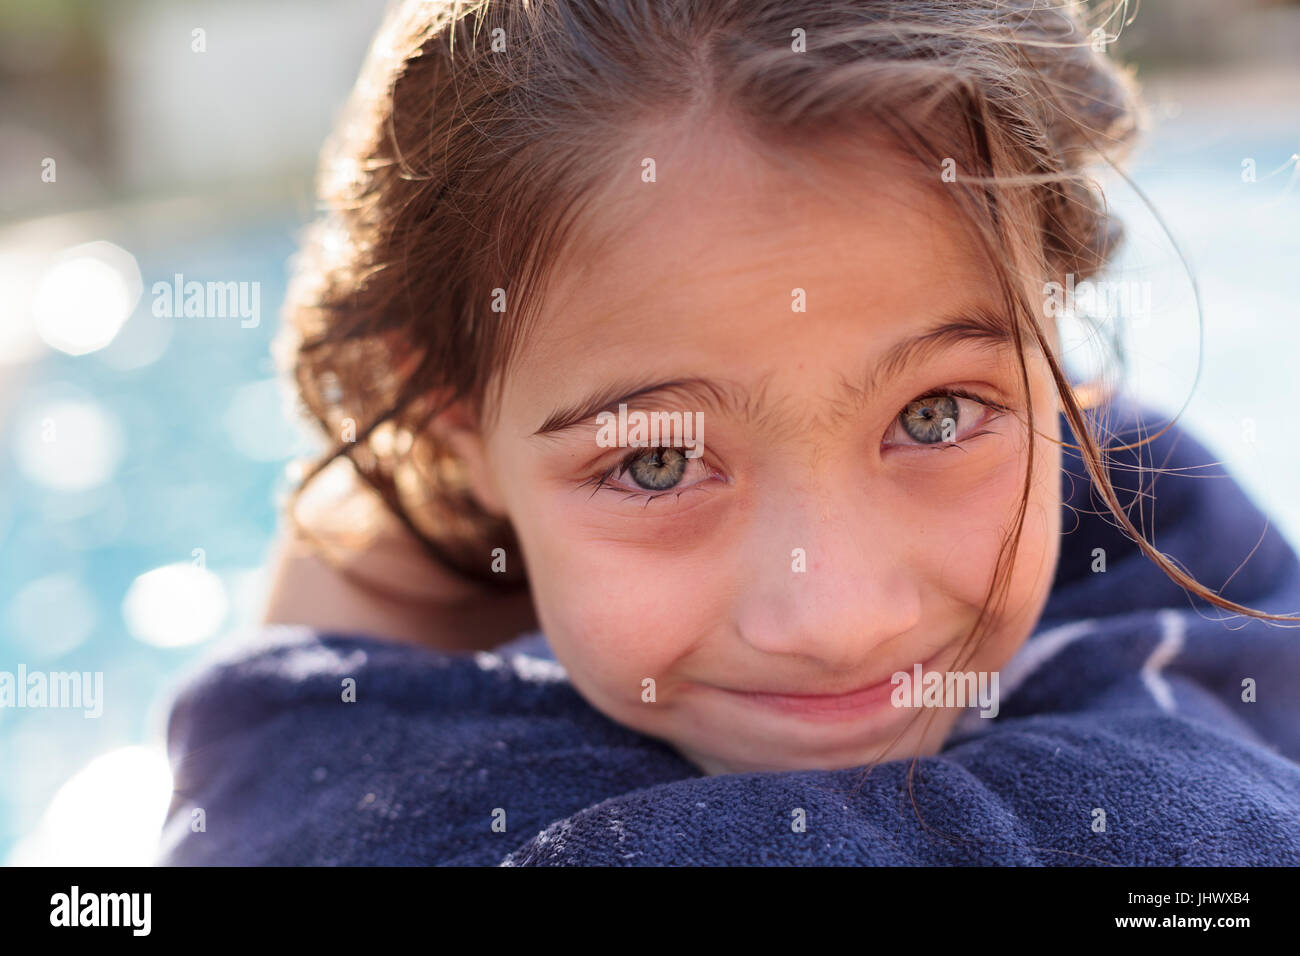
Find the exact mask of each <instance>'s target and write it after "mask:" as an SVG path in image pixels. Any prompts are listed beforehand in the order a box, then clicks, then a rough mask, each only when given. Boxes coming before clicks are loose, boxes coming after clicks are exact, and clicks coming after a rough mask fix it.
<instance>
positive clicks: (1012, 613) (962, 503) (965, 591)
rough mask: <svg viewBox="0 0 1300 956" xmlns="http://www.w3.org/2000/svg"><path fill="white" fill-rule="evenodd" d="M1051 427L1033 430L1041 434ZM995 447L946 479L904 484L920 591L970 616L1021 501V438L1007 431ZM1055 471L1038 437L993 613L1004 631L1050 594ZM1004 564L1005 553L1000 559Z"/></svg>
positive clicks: (1056, 518) (1024, 444) (935, 475)
mask: <svg viewBox="0 0 1300 956" xmlns="http://www.w3.org/2000/svg"><path fill="white" fill-rule="evenodd" d="M1051 424H1052V422H1048V423H1045V424H1044V423H1040V424H1039V426H1038V427H1039V428H1040V429H1045V428H1046V427H1048V426H1050V425H1051ZM1019 427H1020V426H1016V428H1019ZM1053 433H1054V429H1053V431H1052V432H1048V436H1049V438H1050V437H1054V434H1053ZM996 443H997V445H996V446H995V447H991V448H988V449H981V452H980V453H974V452H973V453H972V454H971V456H969V459H968V463H969V468H963V469H958V470H955V471H954V472H953V473H952V474H951V475H949V474H947V473H940V472H932V473H929V474H918V475H917V476H916V477H915V479H914V480H912V481H909V482H907V500H908V508H909V510H910V513H911V515H912V520H911V525H912V526H913V527H914V528H915V535H914V542H915V547H916V549H917V550H916V552H914V555H915V561H916V564H915V565H914V566H915V567H924V568H928V569H930V574H929V575H928V577H929V581H928V586H930V587H932V588H935V589H936V590H937V591H938V592H940V593H941V594H942V595H943V596H944V597H945V598H946V599H947V600H949V601H953V602H956V603H959V604H962V605H965V606H967V607H970V608H974V609H975V610H976V611H978V609H979V608H980V607H981V606H982V605H983V604H984V601H985V598H986V595H987V594H988V591H989V588H990V586H991V585H992V584H993V581H994V574H995V571H996V569H997V565H998V560H999V556H1000V555H1002V553H1003V550H1004V547H1006V546H1007V545H1006V542H1007V539H1008V538H1009V537H1010V536H1011V535H1012V534H1013V532H1014V529H1015V525H1016V521H1017V515H1018V512H1019V509H1020V503H1021V499H1022V497H1023V496H1024V495H1025V468H1026V465H1027V463H1028V436H1025V435H1023V434H1020V433H1018V432H1016V431H1014V430H1009V431H1008V432H1006V433H1005V434H1004V435H1003V436H1000V437H998V438H997V439H996ZM985 451H987V452H988V454H984V452H985ZM939 454H960V453H959V452H956V451H951V452H947V451H946V452H941V453H939ZM1059 470H1060V450H1059V447H1058V446H1057V445H1055V444H1054V443H1053V442H1052V441H1051V440H1049V439H1048V438H1044V437H1043V436H1039V437H1038V438H1037V439H1036V444H1035V447H1034V474H1033V476H1032V479H1031V482H1030V489H1029V493H1028V499H1027V506H1026V508H1025V517H1024V524H1023V528H1022V530H1021V532H1020V537H1019V542H1018V545H1017V550H1016V553H1015V555H1014V562H1013V564H1012V566H1011V568H1010V570H1009V573H1010V582H1009V586H1008V590H1007V596H1006V604H1005V606H1004V609H1003V610H1002V612H1001V618H1002V620H1003V622H1004V624H1005V626H1007V627H1008V628H1010V629H1012V630H1015V629H1018V628H1020V627H1021V626H1023V625H1025V618H1026V616H1028V617H1036V616H1037V612H1038V611H1039V610H1040V609H1041V604H1042V602H1043V600H1045V598H1046V595H1047V592H1048V591H1049V590H1050V588H1051V583H1052V579H1053V576H1054V573H1055V566H1056V557H1057V548H1058V543H1059V529H1060V480H1059ZM950 478H951V480H950ZM1012 557H1013V556H1012V555H1010V554H1006V555H1005V556H1004V560H1011V559H1012ZM1003 573H1004V574H1007V573H1008V572H1007V571H1004V572H1003ZM1028 626H1032V621H1030V622H1029V624H1028Z"/></svg>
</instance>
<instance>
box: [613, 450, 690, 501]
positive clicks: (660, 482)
mask: <svg viewBox="0 0 1300 956" xmlns="http://www.w3.org/2000/svg"><path fill="white" fill-rule="evenodd" d="M627 472H628V474H630V475H631V476H632V480H633V481H635V482H636V483H637V484H638V485H639V486H641V487H642V488H644V489H646V490H647V491H664V490H666V489H668V488H672V487H673V486H674V485H676V484H677V483H678V482H679V481H681V480H682V475H684V474H685V473H686V456H685V455H683V454H682V453H681V452H680V451H678V450H677V449H676V448H656V449H654V450H653V451H650V452H647V453H646V454H644V455H641V456H639V457H637V458H634V459H633V460H632V461H631V462H630V463H629V464H628V466H627Z"/></svg>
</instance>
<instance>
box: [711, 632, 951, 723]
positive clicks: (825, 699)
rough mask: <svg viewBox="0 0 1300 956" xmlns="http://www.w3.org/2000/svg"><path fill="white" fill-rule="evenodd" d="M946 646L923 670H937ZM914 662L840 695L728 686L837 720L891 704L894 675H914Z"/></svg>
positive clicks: (789, 709)
mask: <svg viewBox="0 0 1300 956" xmlns="http://www.w3.org/2000/svg"><path fill="white" fill-rule="evenodd" d="M946 650H947V648H944V649H943V650H940V651H939V652H937V653H936V654H934V655H933V656H932V657H931V658H930V660H928V661H926V662H925V663H924V664H922V665H921V668H922V670H923V671H925V672H928V671H931V670H934V669H935V666H934V665H935V664H936V663H937V662H939V661H940V659H941V658H942V657H943V655H944V653H945V652H946ZM914 666H915V664H914V663H910V664H908V665H907V666H905V667H897V668H895V669H894V670H892V671H890V676H889V677H886V678H884V679H883V680H880V681H877V682H876V683H873V684H867V685H865V686H863V687H858V688H855V689H852V690H848V691H845V692H842V693H837V694H805V693H785V692H771V691H743V690H730V689H725V688H724V690H725V692H726V693H727V694H730V695H732V696H733V697H738V698H741V699H743V700H744V701H746V702H747V703H750V704H753V705H755V706H758V707H762V708H764V709H767V710H774V711H777V712H779V713H783V714H789V715H791V716H795V717H801V718H805V719H809V720H817V721H838V720H850V719H854V718H860V717H863V716H865V715H867V714H870V713H872V712H874V711H876V710H879V709H881V708H883V707H886V706H888V705H889V702H890V695H891V694H892V693H893V690H894V687H895V684H894V682H893V675H894V674H896V673H898V672H899V671H904V672H906V673H907V674H909V675H910V674H911V673H912V671H913V668H914Z"/></svg>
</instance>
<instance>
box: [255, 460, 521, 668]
mask: <svg viewBox="0 0 1300 956" xmlns="http://www.w3.org/2000/svg"><path fill="white" fill-rule="evenodd" d="M344 477H345V478H346V476H344ZM330 484H333V485H334V487H335V491H334V492H332V493H330V492H326V494H325V495H320V494H317V495H314V496H312V497H308V496H307V495H304V497H303V499H302V502H301V504H300V507H299V515H300V516H302V518H303V519H304V520H305V521H307V522H308V523H309V524H310V525H311V527H312V528H313V530H314V531H316V529H317V528H318V527H320V528H322V529H323V533H322V532H317V533H322V537H323V538H324V539H325V541H326V542H327V543H328V544H330V545H331V547H332V550H333V559H332V560H331V559H327V558H326V557H324V556H322V554H321V552H320V550H319V547H318V546H317V545H316V544H315V543H314V542H312V541H310V540H308V539H307V538H305V537H303V536H301V535H300V534H298V533H296V532H295V531H294V529H293V528H292V527H286V530H285V531H284V533H283V536H282V538H281V540H280V542H279V545H278V547H277V553H276V555H275V557H274V558H273V560H272V561H271V574H272V581H271V588H270V594H269V597H268V600H267V606H266V610H265V613H264V617H263V620H264V622H265V623H267V624H299V625H306V626H308V627H312V628H315V629H317V630H321V631H333V632H338V633H347V634H363V635H367V636H370V637H377V638H386V639H388V640H393V641H402V642H407V643H415V644H423V645H426V646H428V647H433V648H436V649H439V650H448V651H470V650H484V649H487V648H491V647H495V646H497V645H498V644H501V643H503V642H505V641H507V640H510V639H511V638H513V637H516V636H518V635H519V634H521V633H523V632H525V631H527V630H530V629H532V628H535V627H536V618H535V615H534V612H533V606H532V597H531V595H530V594H529V593H528V592H527V590H523V591H521V592H520V593H518V594H514V595H510V596H508V597H502V596H500V595H497V594H494V593H492V592H490V591H488V590H487V589H485V588H481V587H479V586H477V585H473V584H469V583H466V582H464V581H462V580H460V579H459V578H457V577H455V576H453V575H452V574H451V573H449V572H448V571H446V570H445V569H443V568H441V567H439V566H438V565H437V564H436V563H435V562H434V561H433V560H432V559H431V558H430V557H429V556H428V555H427V554H426V553H425V552H424V551H423V550H422V549H421V548H420V546H419V544H418V543H417V542H416V541H415V540H413V539H412V538H411V536H410V534H409V533H408V532H407V531H406V529H405V528H403V527H402V526H401V525H400V523H398V521H397V520H396V519H395V518H393V517H392V516H391V515H388V514H387V513H386V512H385V511H384V510H383V509H382V506H380V505H378V503H377V501H376V499H374V497H373V496H371V495H369V494H368V493H367V492H362V493H361V494H360V495H353V496H352V497H350V498H349V499H348V500H347V501H346V503H345V502H344V500H343V497H342V496H343V495H344V494H346V493H347V492H350V491H354V490H355V488H356V486H355V485H354V484H352V483H351V482H350V481H340V482H331V483H330ZM322 518H325V519H326V520H323V521H322V520H320V519H322ZM359 527H364V528H365V529H366V530H365V532H364V533H358V531H357V528H359ZM345 538H346V541H345V540H344V539H345ZM336 544H337V546H335V545H336ZM335 562H337V565H338V566H336V563H335Z"/></svg>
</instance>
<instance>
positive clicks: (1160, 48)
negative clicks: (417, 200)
mask: <svg viewBox="0 0 1300 956" xmlns="http://www.w3.org/2000/svg"><path fill="white" fill-rule="evenodd" d="M383 10H384V3H382V2H381V0H274V2H268V0H261V2H253V0H219V2H218V0H197V2H196V0H165V2H164V0H112V2H109V0H102V2H90V0H85V2H82V0H0V672H3V671H8V672H10V673H18V672H19V668H20V667H22V668H24V669H25V670H27V671H44V672H51V671H77V672H91V673H93V672H102V674H103V697H104V699H105V701H106V705H105V706H103V708H102V714H100V715H99V716H97V717H88V716H86V715H85V713H84V712H83V710H82V709H75V708H62V709H57V708H37V707H27V708H19V707H12V706H10V707H0V860H3V861H5V862H7V863H9V864H68V865H93V864H132V863H142V864H143V863H148V862H149V861H150V859H151V857H152V853H153V849H154V840H155V839H156V835H157V830H158V827H159V826H160V824H161V821H162V816H163V812H164V810H165V808H166V806H167V802H168V799H169V793H170V775H169V772H168V769H167V763H166V759H165V756H164V753H163V729H164V718H165V715H166V706H167V698H168V694H169V693H170V691H171V688H172V687H173V686H174V684H175V681H176V680H177V679H178V677H179V676H181V675H183V674H185V673H186V672H188V671H189V670H190V669H192V668H193V667H194V666H195V665H196V664H197V663H198V662H199V661H200V660H201V658H202V657H203V656H204V655H205V654H206V653H208V652H210V650H211V649H212V647H213V646H215V645H217V644H219V643H220V642H222V641H223V640H232V639H237V637H238V635H239V634H240V633H241V632H242V631H245V630H246V629H247V628H248V627H249V626H250V625H252V624H254V623H255V622H256V620H257V617H258V614H259V610H260V602H261V601H262V597H263V591H264V588H265V585H266V581H265V579H264V573H263V571H262V570H261V569H262V565H263V562H264V561H265V560H266V558H267V556H268V550H269V546H270V543H271V541H272V539H273V536H274V533H275V530H276V526H277V512H278V502H279V500H280V499H281V497H282V496H283V494H284V493H285V492H286V491H287V489H288V488H289V487H291V483H292V480H293V474H292V470H291V468H290V467H289V463H290V459H292V458H293V457H294V456H296V455H299V454H301V453H303V452H304V451H307V450H309V446H308V444H307V443H306V442H305V440H304V439H303V438H302V437H301V436H300V435H299V433H298V431H297V430H296V427H295V425H294V421H295V416H294V412H293V401H292V396H290V395H288V394H286V393H285V392H284V391H283V389H282V388H281V386H280V384H279V383H278V382H277V380H276V376H275V369H274V366H273V363H272V361H271V357H270V352H269V347H270V342H271V340H272V338H273V336H274V335H275V332H276V327H277V313H278V310H279V305H280V301H281V299H282V297H283V294H284V289H285V283H286V278H287V269H288V260H289V257H290V256H291V255H292V253H293V251H294V248H295V237H296V235H297V232H298V230H299V229H300V228H301V227H302V226H303V225H304V224H305V223H306V222H307V221H309V219H310V218H311V216H312V212H313V198H312V175H313V172H314V163H315V159H316V155H317V152H318V150H319V148H320V146H321V143H322V140H323V139H324V137H325V136H326V134H327V133H328V131H329V129H330V126H331V123H332V121H333V118H334V117H335V115H336V112H337V110H338V108H339V107H340V105H341V103H342V101H343V99H344V97H345V96H346V94H347V92H348V90H349V88H350V87H351V85H352V82H353V80H354V79H355V76H356V73H357V70H358V67H359V66H360V62H361V58H362V56H363V54H364V52H365V48H366V46H367V44H368V43H369V40H370V38H371V36H372V35H373V33H374V31H375V29H376V27H377V26H378V24H379V22H380V19H381V16H382V13H383ZM1112 49H1113V50H1114V51H1116V53H1117V55H1119V56H1120V57H1121V58H1123V59H1124V60H1125V61H1127V62H1130V63H1132V64H1134V65H1135V66H1136V67H1137V70H1138V76H1139V78H1140V80H1141V81H1142V83H1143V86H1144V88H1145V90H1146V92H1147V101H1148V106H1149V110H1150V130H1149V132H1148V135H1147V137H1146V141H1145V144H1144V145H1143V146H1142V147H1141V149H1140V151H1139V152H1138V153H1137V154H1136V155H1135V156H1134V157H1133V159H1132V161H1131V163H1130V165H1129V172H1130V174H1131V176H1132V178H1133V181H1134V183H1135V184H1136V187H1137V189H1134V188H1132V187H1131V186H1130V185H1129V184H1127V183H1126V182H1124V181H1122V180H1120V179H1116V178H1114V177H1103V179H1104V180H1105V181H1106V183H1107V187H1108V190H1109V197H1110V200H1111V202H1112V204H1113V206H1114V207H1115V209H1116V211H1117V213H1118V214H1119V215H1120V216H1122V217H1123V218H1124V219H1125V224H1126V226H1127V229H1128V232H1129V236H1130V241H1129V244H1128V246H1127V248H1126V250H1125V253H1124V255H1123V257H1122V258H1121V260H1120V262H1119V263H1118V264H1117V266H1116V268H1115V270H1114V271H1113V273H1112V275H1111V277H1112V278H1113V279H1114V280H1115V281H1117V282H1121V283H1136V285H1132V286H1131V287H1132V288H1133V289H1134V290H1135V291H1136V290H1139V289H1140V290H1141V292H1142V293H1143V294H1142V295H1141V296H1139V297H1137V298H1135V299H1134V300H1133V301H1134V303H1136V304H1137V305H1138V306H1140V307H1139V308H1135V309H1133V310H1131V311H1132V314H1131V315H1130V316H1129V317H1128V319H1127V320H1126V324H1125V327H1124V328H1125V331H1124V340H1125V343H1126V347H1127V354H1128V356H1129V367H1128V372H1127V381H1128V387H1129V389H1130V390H1131V391H1133V392H1134V393H1136V394H1138V395H1139V396H1140V397H1141V398H1143V399H1144V400H1146V401H1147V402H1149V403H1150V404H1152V405H1154V406H1156V407H1157V408H1160V409H1161V410H1163V411H1165V412H1168V413H1170V414H1172V413H1174V412H1177V411H1178V410H1179V409H1180V408H1182V407H1183V405H1184V404H1185V403H1187V402H1188V401H1189V399H1190V404H1187V408H1186V411H1185V413H1184V414H1185V417H1184V419H1183V420H1184V422H1185V423H1186V424H1188V425H1189V426H1190V427H1191V429H1192V430H1193V431H1194V432H1195V433H1196V434H1197V435H1198V437H1200V438H1201V439H1202V440H1203V441H1204V442H1205V443H1206V444H1208V445H1209V446H1210V447H1211V449H1212V450H1213V451H1214V453H1215V454H1216V455H1217V456H1219V457H1220V458H1221V459H1222V460H1223V461H1224V462H1225V463H1226V464H1227V466H1228V468H1229V470H1230V471H1231V472H1232V473H1233V474H1234V475H1235V476H1236V477H1237V478H1238V480H1239V481H1241V482H1242V483H1243V484H1244V485H1245V486H1246V488H1247V489H1248V490H1249V491H1250V492H1251V493H1252V494H1253V496H1254V497H1255V499H1256V500H1257V501H1258V502H1260V503H1261V504H1262V505H1263V507H1264V508H1265V510H1266V511H1267V512H1268V513H1269V514H1270V515H1271V516H1272V518H1273V519H1274V520H1275V521H1276V522H1277V523H1278V525H1279V526H1280V527H1281V528H1282V530H1283V531H1284V533H1285V534H1287V536H1288V537H1289V538H1290V539H1291V540H1292V541H1293V542H1300V495H1298V494H1297V493H1296V492H1297V486H1298V484H1300V482H1297V477H1296V476H1297V475H1298V474H1300V442H1296V441H1295V440H1293V439H1292V437H1291V432H1292V430H1293V429H1292V426H1291V424H1290V423H1291V422H1292V421H1293V419H1294V412H1293V410H1294V408H1295V407H1296V403H1297V401H1298V400H1300V384H1297V381H1298V378H1297V373H1296V362H1297V360H1298V359H1300V322H1297V321H1296V320H1295V316H1294V310H1295V308H1296V303H1297V302H1300V171H1298V170H1297V156H1296V154H1297V152H1298V151H1300V3H1296V2H1282V0H1163V2H1161V0H1144V2H1143V3H1142V4H1141V6H1140V9H1138V10H1137V15H1136V19H1135V20H1134V22H1132V23H1131V24H1130V25H1128V26H1127V27H1125V28H1124V31H1123V33H1122V35H1121V36H1120V38H1119V39H1118V41H1116V42H1115V43H1114V44H1113V45H1112ZM1139 190H1140V192H1139ZM1142 194H1145V196H1146V197H1147V198H1149V200H1150V203H1151V204H1152V207H1153V208H1154V210H1155V211H1156V212H1157V213H1158V214H1159V216H1160V217H1161V218H1163V220H1164V222H1165V224H1166V225H1167V226H1168V228H1169V231H1170V233H1171V234H1172V236H1173V237H1174V239H1175V240H1176V241H1177V243H1178V244H1179V246H1180V247H1181V250H1182V253H1183V254H1184V255H1185V256H1186V259H1187V262H1188V264H1189V265H1190V267H1191V273H1190V275H1191V277H1194V279H1195V282H1196V284H1197V285H1198V286H1199V291H1200V296H1201V300H1202V305H1203V308H1204V319H1205V322H1204V328H1203V342H1202V338H1201V335H1202V330H1201V329H1199V328H1198V326H1197V323H1196V321H1195V315H1196V311H1195V299H1194V295H1193V285H1192V278H1190V277H1189V273H1188V271H1187V270H1186V269H1185V268H1184V266H1183V263H1182V260H1181V259H1180V256H1179V254H1178V252H1177V251H1176V250H1175V248H1174V247H1173V246H1172V245H1171V243H1170V239H1169V237H1168V236H1167V235H1166V234H1165V233H1164V231H1163V230H1162V228H1161V226H1160V223H1159V221H1158V220H1157V218H1156V216H1155V215H1154V214H1153V213H1152V210H1151V208H1148V207H1147V205H1146V204H1145V203H1144V201H1143V199H1142ZM189 282H199V283H204V284H205V288H210V287H212V286H217V287H218V288H220V289H221V290H223V294H225V293H226V292H228V293H229V294H230V298H229V299H228V300H227V302H228V305H229V308H227V309H225V310H216V311H217V313H224V314H214V310H212V309H208V310H205V315H206V317H197V316H191V317H186V316H185V315H184V310H183V308H182V309H179V310H177V311H176V312H174V313H173V314H171V315H167V314H166V308H165V306H166V305H168V304H178V303H175V302H173V300H174V299H183V295H176V296H173V295H171V294H169V293H158V292H156V291H155V285H156V284H158V283H162V284H163V285H164V287H171V288H176V287H177V286H178V285H179V286H181V287H182V288H183V286H184V284H185V283H189ZM160 303H161V305H160ZM1147 303H1149V305H1148V304H1147ZM159 312H162V313H163V314H158V313H159ZM1084 338H1085V335H1084V333H1083V332H1082V330H1079V331H1077V332H1076V333H1075V335H1074V336H1073V337H1072V339H1071V341H1072V342H1075V343H1076V345H1077V348H1073V349H1072V352H1071V362H1076V361H1077V365H1076V368H1078V369H1080V370H1081V371H1086V370H1087V366H1088V363H1089V362H1090V355H1091V354H1092V352H1091V349H1090V348H1088V347H1087V343H1086V342H1085V341H1083V340H1084ZM1198 358H1199V359H1200V362H1201V366H1202V367H1201V369H1200V374H1199V379H1198V378H1197V364H1198ZM1158 544H1159V539H1158V537H1157V546H1158ZM1207 583H1210V584H1212V585H1213V583H1214V582H1207Z"/></svg>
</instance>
